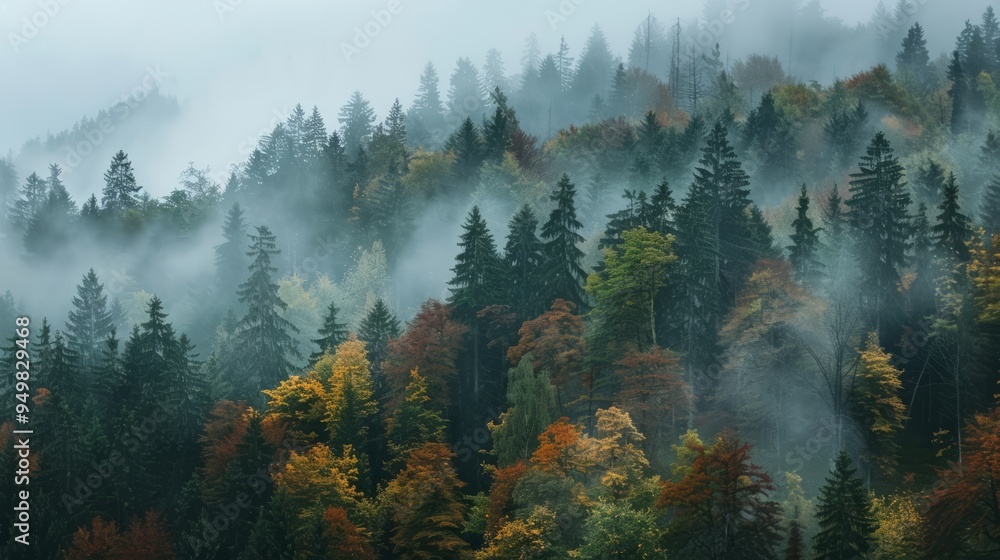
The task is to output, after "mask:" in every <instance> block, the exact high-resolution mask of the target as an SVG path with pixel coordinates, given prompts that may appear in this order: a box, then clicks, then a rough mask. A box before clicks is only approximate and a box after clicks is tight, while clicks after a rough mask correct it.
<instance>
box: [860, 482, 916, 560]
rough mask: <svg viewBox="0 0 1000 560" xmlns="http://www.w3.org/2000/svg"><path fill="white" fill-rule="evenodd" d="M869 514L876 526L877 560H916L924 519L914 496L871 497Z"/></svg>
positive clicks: (875, 547) (875, 549)
mask: <svg viewBox="0 0 1000 560" xmlns="http://www.w3.org/2000/svg"><path fill="white" fill-rule="evenodd" d="M872 513H874V514H875V519H876V521H877V522H878V528H877V529H875V534H874V541H875V543H874V544H875V546H874V551H873V552H874V555H873V558H875V559H877V560H911V559H912V560H916V558H918V554H917V551H918V550H919V549H920V546H919V545H920V529H921V526H922V524H923V521H924V519H923V516H922V515H921V514H920V511H919V510H918V509H917V506H916V504H915V500H914V498H913V496H911V495H909V494H907V493H902V494H890V495H888V496H883V497H881V498H878V497H875V496H872Z"/></svg>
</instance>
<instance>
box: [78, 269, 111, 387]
mask: <svg viewBox="0 0 1000 560" xmlns="http://www.w3.org/2000/svg"><path fill="white" fill-rule="evenodd" d="M107 303H108V296H106V295H105V294H104V285H103V284H101V283H100V282H99V281H98V278H97V273H95V272H94V269H93V268H92V269H90V271H88V272H87V274H85V275H84V276H83V282H82V283H81V284H80V285H79V286H77V287H76V295H75V296H74V297H73V309H71V310H70V312H69V319H68V321H67V322H66V339H67V346H68V347H69V349H70V351H71V352H72V353H73V354H74V355H75V356H76V360H77V364H78V366H79V368H80V374H81V375H82V376H83V379H82V380H81V388H84V389H91V390H92V389H94V388H95V383H96V375H97V372H98V370H99V368H100V366H101V365H102V363H103V356H102V354H103V350H104V345H105V342H106V341H107V339H108V336H110V335H111V330H112V328H113V327H114V325H113V324H112V317H111V312H110V311H109V310H108V307H107Z"/></svg>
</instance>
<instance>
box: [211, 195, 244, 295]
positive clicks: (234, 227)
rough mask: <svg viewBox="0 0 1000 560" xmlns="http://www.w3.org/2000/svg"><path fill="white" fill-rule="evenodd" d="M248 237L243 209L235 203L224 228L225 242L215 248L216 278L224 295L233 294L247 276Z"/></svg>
mask: <svg viewBox="0 0 1000 560" xmlns="http://www.w3.org/2000/svg"><path fill="white" fill-rule="evenodd" d="M246 235H247V223H246V221H245V220H244V219H243V209H242V208H240V203H239V202H234V203H233V206H232V208H230V209H229V213H228V214H227V215H226V223H225V224H223V226H222V236H223V238H224V239H225V241H224V242H222V243H220V244H219V245H216V246H215V277H216V280H217V281H218V285H219V289H220V290H221V291H222V293H223V294H229V293H232V291H233V290H235V289H236V287H237V286H239V284H240V280H242V279H243V277H244V275H245V274H246V269H247V264H248V263H247V256H246Z"/></svg>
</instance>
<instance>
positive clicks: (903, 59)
mask: <svg viewBox="0 0 1000 560" xmlns="http://www.w3.org/2000/svg"><path fill="white" fill-rule="evenodd" d="M902 47H903V49H902V50H901V51H899V52H898V53H896V68H897V70H898V71H899V72H900V73H901V74H903V75H904V76H905V77H906V79H908V80H912V82H911V83H912V84H913V85H914V86H916V87H917V89H918V91H923V90H924V88H925V87H926V85H927V73H928V68H927V64H928V63H929V62H930V54H929V53H928V52H927V41H926V40H925V39H924V29H923V28H922V27H920V24H919V23H914V24H913V26H912V27H910V29H909V31H907V32H906V38H905V39H903V44H902Z"/></svg>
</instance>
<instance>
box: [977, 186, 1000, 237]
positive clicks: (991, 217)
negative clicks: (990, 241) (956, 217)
mask: <svg viewBox="0 0 1000 560" xmlns="http://www.w3.org/2000/svg"><path fill="white" fill-rule="evenodd" d="M979 219H980V220H982V223H983V226H984V227H985V228H986V233H987V234H989V235H996V234H997V233H1000V175H994V176H993V178H991V179H990V182H989V184H988V185H986V191H985V192H984V193H983V203H982V207H981V209H980V211H979Z"/></svg>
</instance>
